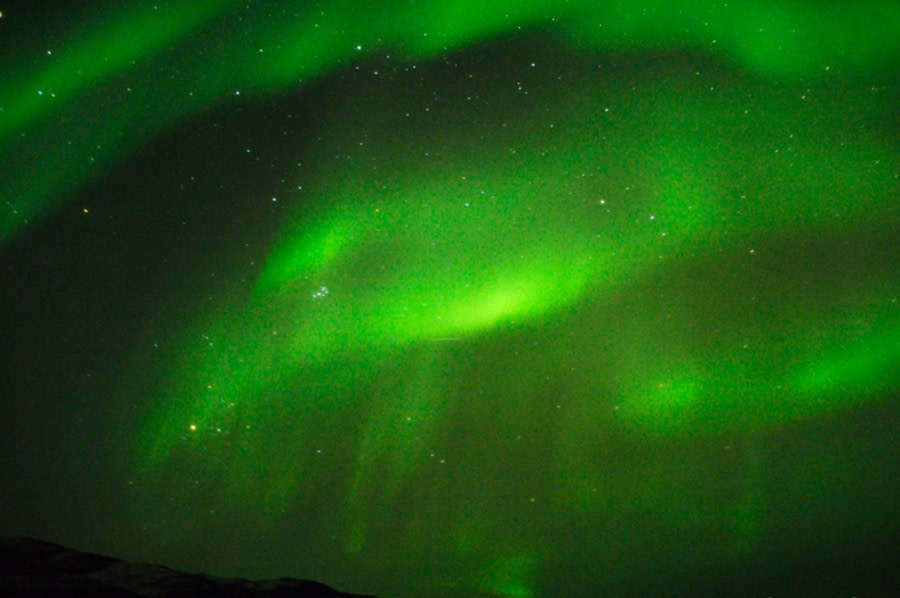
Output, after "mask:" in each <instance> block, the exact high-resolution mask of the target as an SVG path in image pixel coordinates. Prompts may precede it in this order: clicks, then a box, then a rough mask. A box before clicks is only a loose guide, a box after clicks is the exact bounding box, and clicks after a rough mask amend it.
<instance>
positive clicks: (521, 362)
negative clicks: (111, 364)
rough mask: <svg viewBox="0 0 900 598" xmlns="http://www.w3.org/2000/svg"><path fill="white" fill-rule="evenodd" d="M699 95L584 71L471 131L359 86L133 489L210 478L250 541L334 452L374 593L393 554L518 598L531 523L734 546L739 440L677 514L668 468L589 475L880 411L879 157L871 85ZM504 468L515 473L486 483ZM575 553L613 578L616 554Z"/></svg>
mask: <svg viewBox="0 0 900 598" xmlns="http://www.w3.org/2000/svg"><path fill="white" fill-rule="evenodd" d="M716 81H717V85H716V86H711V85H710V84H709V83H708V82H706V81H704V80H703V79H702V78H698V77H696V75H695V73H694V69H693V68H692V67H690V66H689V65H687V66H684V67H677V66H669V67H657V66H649V67H642V68H639V69H634V70H627V69H619V70H616V69H609V70H607V71H605V72H604V74H603V76H602V77H598V78H597V79H596V80H590V79H585V80H584V81H583V83H582V87H581V88H580V89H578V90H574V91H573V90H572V89H569V88H562V87H559V88H556V89H553V88H552V87H551V88H544V89H543V91H542V94H543V96H542V98H541V101H540V102H537V103H536V104H534V105H533V107H532V108H530V109H526V110H524V111H523V110H521V109H517V110H512V109H509V110H510V114H509V115H508V114H506V113H505V110H506V108H503V106H506V105H507V104H504V103H500V102H497V103H496V104H495V105H496V106H497V107H496V109H495V116H496V122H495V123H493V124H490V125H488V126H487V128H486V129H477V130H476V129H475V128H469V127H467V125H466V124H465V123H466V122H467V115H469V116H471V114H469V112H468V111H469V110H471V111H472V114H474V113H475V111H477V108H469V109H467V108H461V109H460V110H461V114H457V115H456V116H448V117H447V119H448V122H445V123H443V124H437V125H434V126H431V127H429V128H425V129H422V128H415V127H413V128H404V126H403V125H402V119H403V118H405V117H404V116H403V115H402V110H398V111H397V112H398V113H397V114H393V115H392V114H372V113H370V112H367V106H366V103H368V102H372V101H373V98H371V97H369V95H367V93H361V96H364V99H361V100H360V101H359V102H356V103H354V102H352V101H351V102H348V107H347V108H346V109H345V111H344V112H342V113H341V115H340V117H339V118H346V120H347V121H348V122H350V123H354V124H352V125H349V126H337V123H336V126H335V129H334V139H333V140H332V142H331V143H330V144H326V147H325V148H323V149H321V150H320V151H319V153H318V154H317V155H313V156H310V157H308V158H307V159H308V161H309V163H310V164H312V170H313V171H317V170H320V171H322V173H323V174H322V175H321V176H320V180H319V181H318V182H316V181H311V182H310V181H306V182H305V184H306V186H307V187H308V188H309V189H308V190H307V191H305V193H307V197H306V199H307V201H305V202H304V203H303V205H302V206H301V207H298V208H297V210H296V211H295V214H294V216H293V218H292V219H291V221H290V222H288V223H287V224H286V225H285V227H284V229H283V230H282V232H281V233H280V235H279V237H278V239H277V240H276V242H275V244H274V247H273V250H272V252H271V257H270V259H269V261H268V262H267V264H266V266H265V268H264V269H263V272H262V274H261V275H260V278H259V280H258V282H257V284H256V287H255V289H254V291H253V293H252V294H251V295H250V296H248V297H237V298H235V301H234V305H233V306H232V307H230V308H228V309H226V310H224V311H223V312H221V313H218V314H212V315H211V316H209V318H208V319H206V320H203V321H202V322H201V323H199V324H198V326H197V330H198V331H203V333H204V334H203V336H202V341H201V343H200V344H199V345H196V344H192V342H190V341H188V342H187V343H186V344H185V349H184V354H183V355H182V356H180V357H178V358H177V359H176V360H175V365H174V366H173V369H174V370H175V371H176V372H177V373H176V374H174V375H173V378H174V383H173V384H172V385H171V386H170V387H166V388H164V390H163V396H164V397H166V400H165V401H161V402H160V404H159V405H160V407H162V409H161V410H160V411H159V413H158V414H157V415H156V421H155V422H153V423H152V424H150V425H148V426H147V428H146V430H145V439H144V441H143V442H142V443H141V447H140V449H141V451H142V452H143V457H144V465H145V466H147V467H149V470H150V471H151V472H153V475H161V476H163V477H165V476H168V475H173V474H171V473H167V468H169V467H176V468H179V467H181V468H185V467H186V468H187V470H188V471H193V470H203V471H207V470H209V469H214V470H216V471H217V472H218V474H219V476H220V477H218V478H217V481H216V484H215V490H214V491H213V496H215V497H217V500H219V501H221V503H223V504H226V505H231V506H232V508H239V507H240V508H244V509H250V510H252V511H253V512H255V513H256V514H257V515H258V516H259V517H260V519H261V520H262V521H266V522H270V524H271V525H277V522H278V521H281V517H282V514H283V513H284V512H285V511H286V510H290V509H291V508H295V507H297V505H303V507H302V508H306V507H308V506H313V505H315V504H317V501H318V500H320V494H319V493H320V492H322V490H321V489H320V488H315V487H313V488H311V487H309V486H308V484H306V483H305V481H308V480H309V479H312V478H315V476H316V475H317V472H321V471H323V470H322V468H323V467H324V466H323V465H321V464H319V463H318V462H317V459H318V458H319V457H318V455H319V450H320V449H321V446H323V445H326V446H330V445H333V444H335V443H337V444H340V445H342V446H345V444H346V445H347V446H349V452H350V454H352V455H353V456H354V457H353V459H351V460H350V463H347V462H344V463H343V465H342V467H343V469H341V470H340V471H339V472H338V473H339V475H338V477H339V478H341V479H343V480H345V483H344V485H343V486H341V487H340V489H337V490H334V489H333V491H334V493H335V496H337V497H339V498H338V500H340V501H341V504H342V509H343V510H342V511H341V513H340V514H337V515H334V514H333V515H331V516H332V517H333V519H331V520H329V523H330V525H331V526H332V527H331V531H332V532H333V533H334V534H335V536H336V537H338V538H339V539H340V540H339V541H340V543H341V546H342V548H343V549H345V550H347V551H349V552H351V553H359V554H360V555H361V556H360V558H361V560H363V561H364V562H366V563H367V564H369V565H371V566H374V567H379V566H384V567H387V568H389V567H390V562H389V561H390V558H389V557H384V558H380V557H379V556H378V555H379V554H380V553H381V552H382V551H386V550H387V549H388V547H389V546H392V545H393V546H394V548H395V549H396V546H397V545H402V546H403V552H404V555H405V559H406V560H407V562H420V561H421V560H423V559H428V558H429V556H428V555H430V554H433V553H435V552H437V553H439V554H446V555H452V558H451V559H450V562H448V563H447V564H446V565H445V566H443V567H441V566H435V568H434V569H433V571H432V573H431V575H432V583H434V584H435V586H442V585H446V586H447V587H448V588H450V591H460V589H461V588H468V587H479V588H481V589H482V590H484V591H491V592H495V593H498V594H500V595H507V596H528V595H531V594H532V592H533V591H534V590H533V588H534V587H535V584H536V583H537V582H536V580H537V579H539V578H540V567H541V562H542V558H543V557H542V556H541V555H542V554H543V552H542V551H544V550H546V548H545V547H544V546H543V545H542V544H541V540H540V534H539V533H538V532H536V531H528V530H524V531H523V530H522V529H521V526H518V525H516V524H515V521H518V518H522V517H530V516H531V515H528V514H527V513H528V509H531V508H538V507H536V506H535V505H549V507H548V508H550V509H551V511H552V512H553V513H554V517H555V518H556V519H554V520H553V521H554V523H553V524H554V525H561V523H560V521H559V518H560V517H562V518H563V519H566V517H569V516H570V517H571V518H570V519H566V521H567V522H568V523H566V525H568V524H569V523H571V525H573V526H577V525H578V523H577V522H578V521H583V522H584V525H589V526H599V527H600V528H601V529H603V528H604V527H603V526H606V525H609V526H614V525H615V524H614V523H612V522H613V521H614V520H616V518H617V517H627V516H628V514H627V509H625V508H624V507H622V506H620V505H619V504H618V503H617V498H618V499H621V502H624V503H628V504H636V505H638V508H639V509H640V508H643V509H646V510H647V511H651V510H652V511H653V512H654V513H656V514H657V516H658V517H660V518H661V519H662V520H663V521H664V525H670V526H672V527H674V528H677V527H678V526H681V525H684V524H683V523H682V522H684V521H690V522H691V525H693V526H697V527H698V528H701V529H705V530H716V531H715V532H712V531H709V532H708V533H709V534H710V538H709V539H708V542H707V543H701V544H702V546H698V545H692V547H691V550H692V551H693V552H692V558H700V559H710V560H715V559H716V558H723V555H731V554H738V553H741V552H743V551H747V550H751V549H752V547H753V546H754V545H755V543H756V539H757V537H758V535H759V534H760V533H761V530H762V529H763V528H764V527H765V525H766V523H765V512H766V506H765V495H764V492H763V490H762V489H761V488H762V486H761V485H760V482H759V476H760V475H761V474H760V472H759V471H758V470H759V465H758V460H756V457H754V456H753V450H755V449H753V448H752V447H751V448H750V449H747V451H746V452H745V453H744V459H745V461H746V462H743V463H740V464H739V466H740V467H741V468H744V469H745V470H746V473H744V474H741V475H739V476H738V478H739V479H740V480H741V483H738V484H735V486H734V487H733V488H725V489H723V490H715V491H714V490H709V489H696V490H691V491H690V492H688V495H689V498H688V499H685V498H684V496H683V495H676V496H669V490H668V488H669V487H670V486H671V485H672V484H674V483H675V481H674V480H673V478H672V475H673V474H671V473H670V472H669V471H667V468H668V467H670V466H672V465H673V461H672V460H669V459H666V458H661V460H660V462H659V463H656V464H647V463H642V464H637V465H633V466H630V467H629V468H624V467H623V468H619V466H616V465H614V464H611V462H610V461H609V460H608V459H603V458H598V457H597V454H598V452H601V449H602V447H604V446H605V445H606V443H608V442H610V441H608V440H605V438H607V437H609V436H613V437H615V436H617V435H623V434H624V435H625V437H627V438H635V437H637V438H639V439H641V440H640V442H663V441H665V439H673V438H674V439H679V438H703V437H710V438H716V437H720V436H722V435H750V436H752V435H754V434H763V433H765V432H766V430H767V429H769V428H770V427H772V426H778V425H784V424H787V423H791V422H796V421H798V420H802V419H803V418H809V417H815V416H817V415H821V414H822V413H825V412H830V411H833V410H836V409H841V408H846V407H848V406H850V405H853V404H856V403H858V402H860V401H865V400H870V399H876V398H878V397H882V396H884V393H885V392H888V391H889V390H890V389H892V388H896V386H897V382H898V380H897V373H896V369H895V368H894V367H893V364H895V363H896V362H897V359H898V357H900V353H898V345H897V342H898V332H897V316H896V309H897V306H896V297H897V285H896V281H895V279H894V277H893V274H892V271H893V266H892V263H893V262H892V257H891V256H892V251H891V249H890V247H891V245H890V242H889V241H888V240H887V239H889V238H890V235H891V233H890V228H891V225H890V223H893V222H897V220H898V216H900V214H898V207H897V205H896V202H895V201H893V198H895V197H896V195H897V174H896V173H897V172H898V171H900V161H898V158H897V155H898V154H897V152H896V139H892V137H891V134H890V132H886V131H884V130H883V128H881V127H879V126H878V125H879V123H881V122H884V121H885V120H886V119H888V118H889V115H890V114H891V113H892V110H893V107H892V105H891V101H890V99H889V98H888V97H886V94H881V93H878V91H877V90H875V91H873V90H872V89H871V88H870V87H869V86H862V85H851V84H849V83H847V84H845V85H840V86H838V85H833V84H832V83H831V82H828V81H823V82H819V83H818V84H817V85H815V86H813V85H803V86H795V85H790V84H779V85H766V84H764V83H760V82H759V81H758V80H757V79H754V78H752V77H750V76H747V75H745V74H742V73H738V72H734V71H732V70H726V71H725V72H724V73H720V76H719V77H717V78H716ZM376 105H378V104H377V102H376ZM513 114H514V115H515V118H512V115H513ZM507 116H509V118H507ZM551 125H552V126H551ZM477 133H483V134H484V135H483V136H482V137H481V139H483V140H484V141H483V142H478V143H474V142H473V141H472V139H473V138H476V137H478V135H477ZM357 139H365V140H366V143H365V144H364V145H360V144H358V143H356V142H355V140H357ZM422 146H426V147H429V148H440V149H439V151H438V154H439V155H436V156H429V155H426V154H425V153H423V152H420V151H417V150H413V151H410V148H419V147H422ZM338 151H339V152H340V153H341V155H344V156H346V160H343V161H342V162H341V166H339V167H335V166H332V165H331V162H330V156H331V155H333V154H334V153H338ZM325 165H329V166H327V167H326V166H325ZM316 189H321V190H322V191H316ZM326 189H327V191H326ZM309 194H314V195H315V197H314V198H313V201H311V202H310V201H309V199H310V197H309ZM808 272H825V273H826V274H818V275H812V274H808ZM195 338H200V334H199V333H198V334H197V335H195ZM501 414H502V415H501ZM543 421H546V422H549V423H535V422H543ZM488 422H489V423H488ZM328 430H331V432H328ZM338 430H339V431H338ZM473 430H474V431H473ZM523 431H526V433H525V436H540V437H541V438H542V440H543V442H541V443H540V446H541V449H536V448H534V447H531V448H520V447H521V446H522V445H521V444H517V443H518V442H520V441H519V438H521V437H522V436H523V434H522V432H523ZM479 435H483V436H487V437H488V438H475V437H476V436H479ZM337 437H340V438H342V440H337V439H336V438H337ZM347 438H350V439H352V440H347ZM526 442H528V441H526ZM530 442H535V441H534V440H531V441H530ZM620 442H621V441H620ZM523 444H524V443H523ZM347 446H345V449H346V448H347ZM520 451H524V454H525V455H527V456H525V457H522V456H521V455H520V458H521V459H524V460H526V461H527V462H528V463H530V464H533V465H532V468H533V469H534V471H535V472H538V473H534V474H533V475H530V476H523V478H522V479H518V478H517V477H516V476H517V475H519V474H516V473H514V472H515V470H516V467H513V468H511V469H510V468H507V467H504V465H503V464H504V463H505V461H506V460H507V459H509V458H510V457H509V456H508V455H509V453H512V454H514V455H515V454H520ZM529 451H535V453H534V454H532V453H530V452H529ZM675 458H676V456H673V457H672V459H675ZM226 463H227V467H226V466H225V465H224V464H226ZM520 465H521V464H520ZM679 467H683V466H682V465H680V464H679ZM705 467H706V466H705V465H704V464H703V461H702V459H701V460H700V464H699V465H696V466H694V465H691V466H690V467H689V471H688V474H689V476H695V477H696V478H697V479H698V480H699V479H702V477H703V476H704V475H705V474H704V471H705V469H704V468H705ZM322 475H325V474H324V473H323V474H322ZM331 475H334V472H331ZM542 476H543V477H542ZM176 478H177V475H176ZM532 478H536V479H543V480H553V481H554V482H553V484H552V485H549V486H547V485H545V484H544V483H537V482H535V481H534V479H532ZM509 487H515V488H519V489H520V494H517V495H516V496H509V495H508V490H507V488H509ZM257 489H262V490H261V492H260V491H258V490H257ZM448 495H450V496H448ZM709 504H714V505H716V508H714V509H708V508H705V507H704V506H703V505H709ZM561 514H562V515H561ZM386 521H390V522H397V521H400V522H402V524H398V525H399V528H393V527H389V526H390V525H393V524H388V523H385V522H386ZM435 521H440V522H450V523H447V524H446V525H442V526H440V527H439V529H437V530H436V529H435V526H434V522H435ZM588 522H589V523H588ZM604 522H605V523H604ZM592 529H593V528H592ZM705 533H706V532H705ZM601 535H603V537H604V538H605V541H607V542H608V543H607V544H605V545H603V546H597V547H596V550H597V552H598V554H600V555H603V557H604V558H605V559H607V560H608V561H609V562H611V563H612V565H611V566H612V567H613V568H614V567H615V566H616V565H615V563H616V558H620V559H622V562H623V563H624V562H625V561H626V560H627V557H626V556H620V557H616V556H615V555H616V554H619V553H622V554H625V555H627V554H629V551H633V550H634V547H633V546H632V545H630V544H629V540H628V539H623V538H622V537H619V536H618V535H617V532H616V530H615V529H610V530H609V536H608V537H607V536H606V535H605V534H601ZM621 566H625V565H621Z"/></svg>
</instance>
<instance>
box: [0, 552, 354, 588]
mask: <svg viewBox="0 0 900 598" xmlns="http://www.w3.org/2000/svg"><path fill="white" fill-rule="evenodd" d="M62 594H72V595H75V594H80V595H85V594H93V595H104V596H295V597H303V598H339V597H348V596H349V597H353V596H356V597H358V598H360V595H359V594H347V593H344V592H339V591H337V590H334V589H332V588H330V587H328V586H326V585H325V584H321V583H318V582H315V581H308V580H305V579H291V578H287V577H283V578H281V579H267V580H259V581H254V580H247V579H242V578H221V577H213V576H211V575H202V574H192V573H182V572H181V571H175V570H174V569H170V568H168V567H164V566H162V565H150V564H144V563H129V562H127V561H123V560H121V559H116V558H112V557H108V556H103V555H99V554H91V553H88V552H79V551H77V550H72V549H70V548H66V547H64V546H59V545H58V544H52V543H50V542H44V541H41V540H34V539H32V538H5V537H0V595H3V596H46V595H62Z"/></svg>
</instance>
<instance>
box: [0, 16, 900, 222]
mask: <svg viewBox="0 0 900 598" xmlns="http://www.w3.org/2000/svg"><path fill="white" fill-rule="evenodd" d="M279 6H281V7H282V9H281V10H278V8H277V6H273V7H272V9H271V12H270V13H263V12H262V11H248V10H247V8H246V7H244V6H242V5H240V3H235V2H231V1H229V0H208V1H204V2H202V3H197V2H193V3H191V4H190V6H188V5H185V4H184V3H180V2H161V3H156V4H154V6H153V7H152V10H151V9H150V8H149V7H136V8H134V9H132V10H131V11H130V12H122V13H121V14H118V15H113V16H111V17H109V18H106V19H102V20H98V21H97V22H96V23H95V24H93V25H92V28H91V29H90V30H88V31H85V32H84V34H83V35H81V36H79V37H77V38H73V40H72V42H71V43H68V42H65V40H54V42H55V43H57V44H60V43H63V44H64V49H62V50H59V51H58V52H57V55H56V56H54V55H53V53H52V52H53V49H52V48H51V49H49V50H50V52H51V56H47V57H45V58H47V59H48V60H46V61H45V62H46V66H39V67H38V68H37V69H34V68H33V67H32V66H31V65H32V61H33V60H34V56H33V55H28V56H23V57H22V58H21V61H22V63H21V64H16V63H15V62H13V63H12V64H11V66H10V71H9V73H10V74H9V75H7V77H5V78H4V79H2V80H0V114H2V115H3V117H2V119H0V139H2V140H3V143H4V144H5V146H6V147H5V154H6V158H5V160H4V161H3V162H0V168H2V169H4V170H7V171H8V175H7V176H5V177H4V178H3V181H2V183H0V197H4V198H5V199H6V201H7V204H6V207H5V210H4V212H3V213H2V216H0V239H7V238H9V237H10V236H11V235H12V234H13V233H15V232H16V231H17V230H19V229H21V228H22V227H23V226H25V225H26V224H28V223H29V222H31V221H33V220H34V219H35V218H37V217H38V216H41V215H42V214H44V213H46V212H47V211H49V210H50V209H52V208H54V207H56V206H58V205H60V203H61V202H62V201H63V200H64V198H65V197H67V195H68V193H69V192H71V191H72V190H73V189H75V188H77V187H78V186H79V185H82V184H83V183H84V182H85V181H86V180H88V179H90V178H92V177H94V176H97V175H99V174H102V173H103V172H105V171H106V170H107V169H108V168H109V166H110V165H112V164H114V163H115V162H116V161H117V160H120V159H121V157H122V156H123V155H125V154H127V153H129V152H131V151H132V150H133V149H134V148H136V147H139V146H140V145H141V144H143V143H145V142H146V141H147V140H149V139H151V138H152V137H154V136H155V135H157V134H159V133H160V132H161V131H163V130H165V129H167V128H169V127H171V126H172V125H173V124H175V123H177V122H180V121H181V120H183V119H184V118H186V117H188V116H190V115H191V114H193V113H195V112H197V111H199V110H202V109H203V108H205V107H208V106H214V105H221V104H222V103H223V102H226V101H229V100H230V101H235V98H236V94H238V93H241V92H242V90H243V96H244V97H246V96H247V95H253V94H259V93H263V92H265V91H271V90H276V89H285V88H288V89H293V88H297V87H298V86H299V85H301V84H304V83H306V82H308V81H309V80H311V79H314V78H316V77H318V76H320V75H322V74H323V73H326V72H329V71H331V70H333V69H335V68H338V67H339V66H341V65H344V64H347V63H348V62H351V61H352V60H354V59H356V58H357V57H358V56H360V55H369V54H371V53H373V52H375V51H376V50H377V51H378V52H379V53H380V52H382V51H386V52H392V51H395V50H396V53H398V54H399V55H400V56H402V57H404V58H405V59H407V60H411V61H415V60H422V59H427V58H429V57H432V56H434V55H436V54H439V53H441V52H446V51H451V50H453V49H455V48H458V47H461V46H465V45H466V44H471V43H474V42H477V41H480V40H484V39H488V38H490V37H492V36H497V35H503V34H506V33H510V32H516V31H519V30H520V29H522V28H525V29H546V30H548V31H550V32H553V33H554V34H555V35H557V36H560V37H561V38H563V39H567V40H568V41H570V42H572V43H574V44H576V45H580V46H584V47H585V48H586V49H589V50H591V51H598V50H599V51H603V50H607V49H611V48H628V49H634V50H640V49H642V48H654V47H658V46H660V45H661V44H667V45H669V46H670V47H681V48H696V49H699V50H701V51H704V52H711V53H714V54H722V55H723V56H725V57H728V58H732V59H735V60H737V61H738V62H739V63H742V64H743V65H744V66H745V67H746V68H748V69H752V70H755V71H757V72H759V73H760V74H762V75H765V76H768V77H771V78H775V79H779V78H780V79H786V80H802V79H804V78H810V77H812V78H819V77H822V76H826V75H827V74H829V73H830V72H832V71H840V72H841V73H846V74H847V75H850V74H855V75H856V76H860V77H864V76H866V75H867V74H874V73H878V72H891V67H892V64H893V62H894V57H895V56H896V55H897V53H898V51H900V41H898V40H900V7H898V6H897V5H896V3H893V2H884V1H878V0H869V1H864V2H835V3H831V4H829V6H827V7H824V8H823V7H819V6H817V5H816V4H815V3H811V2H794V3H780V2H775V1H774V0H767V1H765V2H758V1H756V0H735V1H734V2H730V3H728V5H722V6H716V5H710V4H709V3H707V2H705V1H700V0H694V1H691V2H681V3H671V2H663V1H660V0H644V1H642V2H603V3H597V2H592V1H588V0H582V1H572V2H561V1H557V0H536V1H532V2H515V3H511V4H505V3H487V4H485V3H483V2H480V3H479V2H472V1H471V0H456V1H445V2H441V1H430V2H419V3H406V2H399V1H396V2H394V1H389V0H384V1H382V2H378V3H375V4H372V3H366V4H365V9H363V8H362V7H361V5H360V3H359V2H354V1H349V0H343V1H341V2H330V3H328V4H327V5H323V6H321V7H319V9H316V8H314V7H313V6H310V7H309V8H307V9H306V10H302V9H299V8H298V7H297V6H296V5H295V4H293V3H282V4H280V5H279ZM474 15H477V18H473V16H474ZM236 22H237V23H240V24H241V27H243V28H244V33H243V35H241V36H239V37H238V36H235V35H234V34H233V24H234V23H236ZM868 23H876V24H877V25H876V26H873V27H869V26H867V24H868ZM192 33H195V35H193V36H192V35H191V34H192ZM267 50H268V51H267ZM29 51H31V52H33V53H35V54H37V53H45V52H46V50H44V49H42V50H38V49H36V48H30V50H29ZM57 56H58V58H57ZM174 65H180V66H181V68H178V69H177V70H172V66H174ZM176 68H177V67H176ZM160 72H168V73H169V75H168V76H160V75H159V73H160ZM23 162H25V163H26V164H27V165H28V167H27V168H24V169H22V168H17V167H14V166H15V165H17V164H18V165H21V164H22V163H23ZM38 173H40V175H38Z"/></svg>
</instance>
